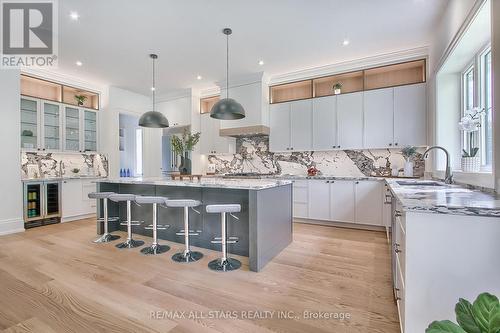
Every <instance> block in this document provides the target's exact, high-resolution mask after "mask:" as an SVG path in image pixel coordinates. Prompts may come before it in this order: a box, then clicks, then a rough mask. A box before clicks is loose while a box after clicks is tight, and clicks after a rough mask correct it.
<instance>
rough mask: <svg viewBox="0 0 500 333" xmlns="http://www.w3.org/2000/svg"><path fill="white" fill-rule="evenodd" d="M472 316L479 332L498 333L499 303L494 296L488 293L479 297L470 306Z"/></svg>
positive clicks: (499, 322) (499, 323)
mask: <svg viewBox="0 0 500 333" xmlns="http://www.w3.org/2000/svg"><path fill="white" fill-rule="evenodd" d="M472 314H473V316H474V320H475V321H476V323H477V325H478V326H479V328H480V329H481V332H484V333H498V332H500V303H499V301H498V298H497V297H496V296H494V295H491V294H489V293H483V294H481V295H479V296H478V297H477V298H476V300H475V301H474V304H472Z"/></svg>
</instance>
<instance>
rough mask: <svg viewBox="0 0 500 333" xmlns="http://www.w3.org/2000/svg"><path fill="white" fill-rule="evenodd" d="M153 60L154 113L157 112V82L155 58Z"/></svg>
mask: <svg viewBox="0 0 500 333" xmlns="http://www.w3.org/2000/svg"><path fill="white" fill-rule="evenodd" d="M152 59H153V111H156V110H155V105H156V98H155V97H156V95H155V94H156V82H155V58H152Z"/></svg>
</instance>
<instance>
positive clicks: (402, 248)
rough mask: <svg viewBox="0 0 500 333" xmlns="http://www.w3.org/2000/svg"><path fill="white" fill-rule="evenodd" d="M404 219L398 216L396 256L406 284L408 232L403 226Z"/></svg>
mask: <svg viewBox="0 0 500 333" xmlns="http://www.w3.org/2000/svg"><path fill="white" fill-rule="evenodd" d="M402 220H404V218H402V217H399V216H398V217H396V226H395V227H396V244H397V245H396V248H395V249H394V250H397V251H398V252H396V258H397V260H398V264H399V267H400V270H401V277H402V279H403V281H402V282H403V284H404V279H405V272H406V266H405V263H406V234H405V230H404V228H403V224H402V222H401V221H402Z"/></svg>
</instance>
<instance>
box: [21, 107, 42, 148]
mask: <svg viewBox="0 0 500 333" xmlns="http://www.w3.org/2000/svg"><path fill="white" fill-rule="evenodd" d="M21 148H25V149H37V148H40V147H39V146H38V102H37V101H36V100H32V99H27V98H21Z"/></svg>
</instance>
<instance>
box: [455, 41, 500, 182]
mask: <svg viewBox="0 0 500 333" xmlns="http://www.w3.org/2000/svg"><path fill="white" fill-rule="evenodd" d="M488 53H491V44H490V43H488V44H487V45H486V46H484V47H482V48H481V49H480V50H479V52H477V53H476V54H475V55H474V57H473V59H471V60H470V61H469V62H468V63H467V66H465V68H464V69H463V70H462V71H461V72H460V82H461V83H460V89H461V96H460V98H461V102H460V105H461V110H460V112H461V117H463V116H464V115H465V112H466V111H467V109H468V105H467V102H468V100H467V99H466V98H467V75H468V74H469V73H470V71H471V70H472V73H473V94H472V98H473V100H472V106H473V107H480V108H485V107H486V105H485V104H486V93H487V92H486V78H487V76H486V69H485V67H486V66H485V63H486V62H485V60H486V55H487V54H488ZM468 140H469V137H468V135H466V134H465V133H462V138H461V140H460V141H461V144H462V147H461V148H462V149H464V148H465V147H467V146H468ZM475 140H476V141H477V142H478V143H479V157H480V159H481V172H491V171H492V163H493V161H490V163H489V164H487V162H486V119H485V116H482V117H481V128H480V129H479V131H477V132H476V134H475ZM492 149H493V147H492ZM492 154H493V152H492ZM492 159H493V158H492Z"/></svg>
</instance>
